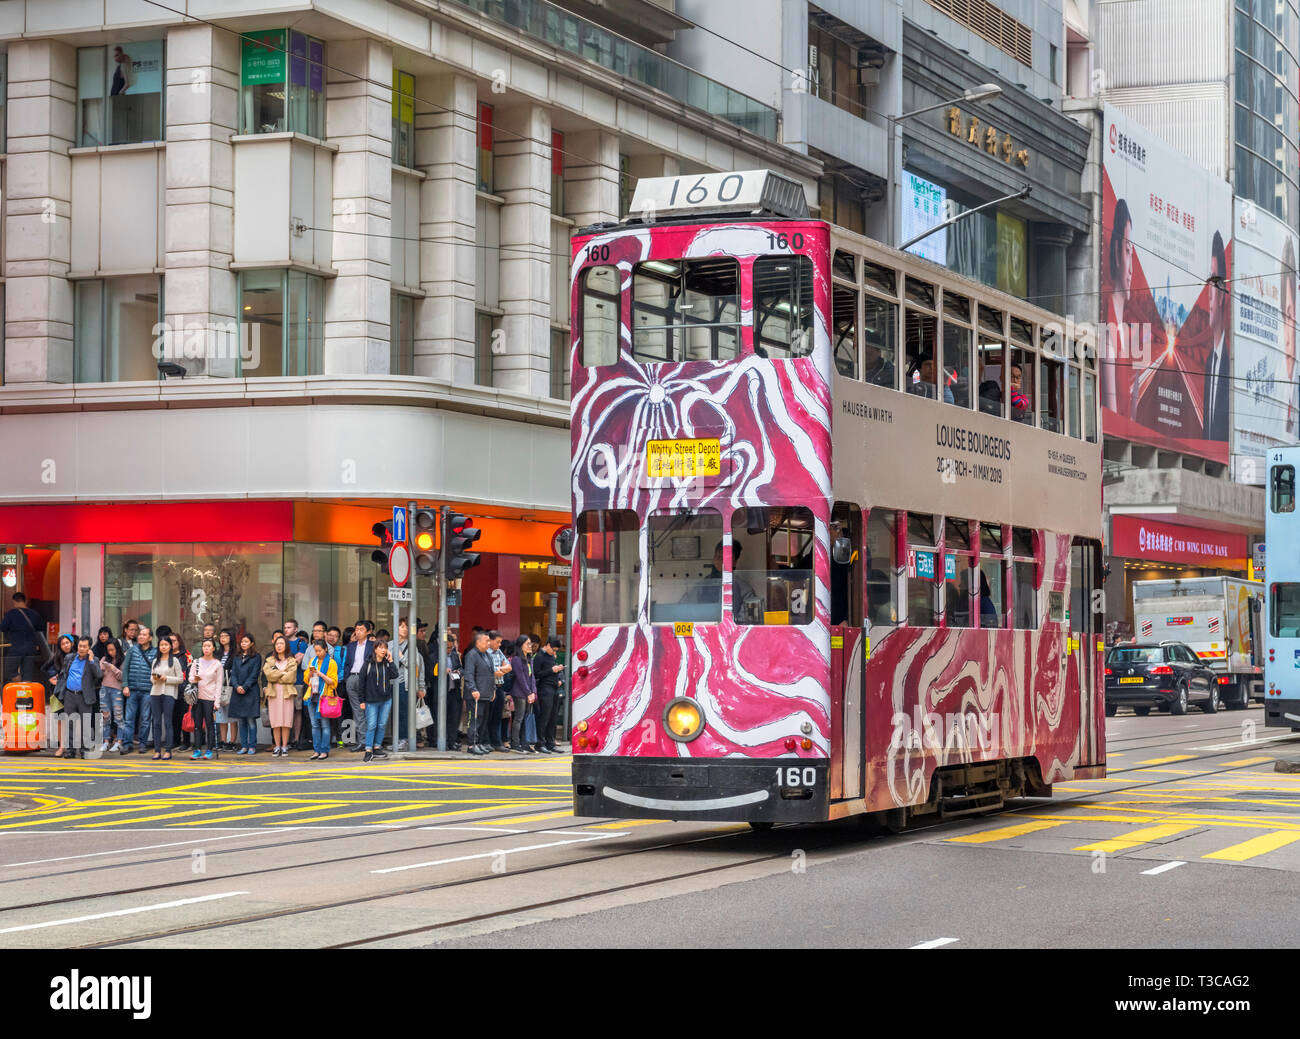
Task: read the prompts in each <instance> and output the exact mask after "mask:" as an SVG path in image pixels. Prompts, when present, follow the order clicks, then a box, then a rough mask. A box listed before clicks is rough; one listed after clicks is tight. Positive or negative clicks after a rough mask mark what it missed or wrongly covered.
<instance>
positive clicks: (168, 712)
mask: <svg viewBox="0 0 1300 1039" xmlns="http://www.w3.org/2000/svg"><path fill="white" fill-rule="evenodd" d="M149 678H150V681H151V682H152V683H153V684H152V688H151V689H150V693H149V700H150V703H151V704H152V705H153V745H154V752H153V760H154V761H159V760H161V761H171V759H172V717H173V715H174V714H176V713H177V712H176V693H177V691H178V690H179V689H180V687H181V683H182V682H183V681H185V668H184V667H182V666H181V662H180V659H179V658H178V657H176V655H175V654H173V653H172V643H171V640H170V639H159V640H158V658H157V659H156V660H155V661H154V662H153V667H152V668H151V669H150V672H149ZM164 740H165V741H166V742H164Z"/></svg>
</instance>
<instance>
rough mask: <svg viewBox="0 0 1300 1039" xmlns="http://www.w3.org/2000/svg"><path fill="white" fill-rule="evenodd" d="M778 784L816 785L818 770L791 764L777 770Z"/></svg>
mask: <svg viewBox="0 0 1300 1039" xmlns="http://www.w3.org/2000/svg"><path fill="white" fill-rule="evenodd" d="M776 785H777V786H786V787H789V786H816V785H817V770H816V769H815V768H799V767H797V766H795V765H789V766H787V767H785V768H778V769H777V770H776Z"/></svg>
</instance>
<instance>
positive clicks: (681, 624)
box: [673, 621, 695, 639]
mask: <svg viewBox="0 0 1300 1039" xmlns="http://www.w3.org/2000/svg"><path fill="white" fill-rule="evenodd" d="M673 634H674V635H676V636H677V637H678V638H679V639H689V638H694V637H695V622H694V621H677V622H676V623H675V624H674V625H673Z"/></svg>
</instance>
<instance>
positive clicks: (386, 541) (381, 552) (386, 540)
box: [370, 520, 394, 575]
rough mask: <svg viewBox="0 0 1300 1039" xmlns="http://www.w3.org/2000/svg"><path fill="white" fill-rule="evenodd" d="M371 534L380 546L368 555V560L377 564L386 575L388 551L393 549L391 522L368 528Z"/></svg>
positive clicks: (387, 521)
mask: <svg viewBox="0 0 1300 1039" xmlns="http://www.w3.org/2000/svg"><path fill="white" fill-rule="evenodd" d="M370 531H371V533H372V534H374V535H375V537H377V538H378V539H379V544H380V545H381V546H382V547H380V548H377V549H375V550H374V551H373V552H371V553H370V558H371V559H373V560H374V561H375V562H376V563H378V564H379V569H380V570H382V571H383V572H384V574H385V575H387V574H388V550H389V549H390V548H392V547H393V541H394V538H393V521H392V520H384V521H383V522H382V523H376V524H375V525H374V526H373V527H371V528H370Z"/></svg>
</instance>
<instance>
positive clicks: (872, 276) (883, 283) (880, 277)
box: [862, 260, 898, 298]
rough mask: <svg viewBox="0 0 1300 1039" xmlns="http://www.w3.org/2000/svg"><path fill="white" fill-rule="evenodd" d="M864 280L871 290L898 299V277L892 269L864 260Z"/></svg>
mask: <svg viewBox="0 0 1300 1039" xmlns="http://www.w3.org/2000/svg"><path fill="white" fill-rule="evenodd" d="M862 280H863V281H864V282H865V283H866V284H867V286H868V287H869V288H873V289H876V290H877V291H879V292H883V293H884V294H885V295H887V296H893V297H895V298H897V297H898V275H897V273H896V272H895V271H894V269H893V268H892V267H882V266H881V265H880V264H878V263H870V262H868V261H865V260H864V261H863V263H862Z"/></svg>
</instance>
